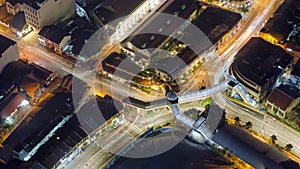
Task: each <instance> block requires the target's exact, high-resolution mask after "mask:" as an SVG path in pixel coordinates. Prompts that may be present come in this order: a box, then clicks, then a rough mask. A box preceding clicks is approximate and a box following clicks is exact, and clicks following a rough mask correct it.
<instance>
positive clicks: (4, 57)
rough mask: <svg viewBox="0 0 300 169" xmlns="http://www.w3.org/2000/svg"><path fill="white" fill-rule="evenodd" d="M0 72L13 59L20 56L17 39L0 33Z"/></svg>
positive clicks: (15, 59)
mask: <svg viewBox="0 0 300 169" xmlns="http://www.w3.org/2000/svg"><path fill="white" fill-rule="evenodd" d="M0 44H1V45H0V72H2V71H3V69H4V67H5V66H6V65H7V64H8V63H9V62H12V61H17V60H18V59H19V58H20V55H19V49H18V45H17V43H16V42H15V41H13V40H10V39H8V38H6V37H5V36H2V35H0Z"/></svg>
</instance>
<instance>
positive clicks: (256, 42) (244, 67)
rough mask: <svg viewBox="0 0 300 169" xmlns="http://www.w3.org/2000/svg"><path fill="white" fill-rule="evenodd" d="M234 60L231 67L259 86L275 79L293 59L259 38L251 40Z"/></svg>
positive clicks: (277, 47)
mask: <svg viewBox="0 0 300 169" xmlns="http://www.w3.org/2000/svg"><path fill="white" fill-rule="evenodd" d="M235 58H236V59H235V60H234V62H233V65H234V66H235V67H236V69H237V71H238V72H239V74H240V75H242V76H244V77H245V78H246V79H248V80H250V81H251V82H254V83H256V84H258V85H261V86H263V85H264V84H265V83H267V81H268V80H271V79H273V78H274V77H275V78H274V79H276V78H277V77H278V76H279V75H280V74H281V73H282V71H283V70H282V69H285V68H286V67H287V66H288V65H289V64H290V62H291V61H292V59H293V57H292V56H291V55H289V54H287V53H286V52H285V51H284V50H283V49H282V48H280V47H279V46H275V45H272V44H270V43H268V42H266V41H264V40H263V39H261V38H252V39H251V40H250V41H249V42H248V43H247V44H246V45H245V46H244V47H243V48H242V49H241V50H240V51H239V52H238V53H237V54H236V56H235Z"/></svg>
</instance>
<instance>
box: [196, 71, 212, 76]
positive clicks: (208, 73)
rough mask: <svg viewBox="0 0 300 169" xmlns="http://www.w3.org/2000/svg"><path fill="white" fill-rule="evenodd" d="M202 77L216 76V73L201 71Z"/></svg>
mask: <svg viewBox="0 0 300 169" xmlns="http://www.w3.org/2000/svg"><path fill="white" fill-rule="evenodd" d="M199 74H200V75H207V76H215V75H216V72H208V71H199Z"/></svg>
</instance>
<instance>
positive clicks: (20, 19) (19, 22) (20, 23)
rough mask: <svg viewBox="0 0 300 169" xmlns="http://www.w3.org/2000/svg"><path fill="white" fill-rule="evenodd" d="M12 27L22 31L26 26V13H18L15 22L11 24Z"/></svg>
mask: <svg viewBox="0 0 300 169" xmlns="http://www.w3.org/2000/svg"><path fill="white" fill-rule="evenodd" d="M9 25H10V27H13V28H16V29H18V30H22V29H23V28H24V26H25V25H26V20H25V14H24V12H18V13H17V14H16V15H15V16H14V18H13V20H12V21H11V22H10V23H9Z"/></svg>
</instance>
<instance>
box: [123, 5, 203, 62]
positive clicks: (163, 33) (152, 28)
mask: <svg viewBox="0 0 300 169" xmlns="http://www.w3.org/2000/svg"><path fill="white" fill-rule="evenodd" d="M161 8H162V9H161V12H162V13H165V14H169V15H165V16H158V17H157V16H153V17H152V18H151V19H150V20H151V22H150V23H148V22H145V23H144V24H143V25H142V26H140V28H139V29H137V30H136V31H135V32H134V33H133V34H132V35H131V36H129V37H128V38H126V39H125V40H124V41H123V42H122V46H123V47H124V49H125V50H126V51H127V52H128V54H129V55H128V56H129V57H132V59H133V60H135V61H137V62H138V64H139V65H140V66H143V67H145V66H147V64H149V61H150V58H151V56H152V55H153V53H154V52H155V51H157V49H159V48H161V46H162V45H163V43H164V42H166V41H167V40H168V39H170V37H169V36H168V35H171V34H173V33H174V32H177V31H179V30H180V28H181V27H182V25H184V24H187V22H188V21H191V20H192V18H193V17H195V16H196V14H197V11H198V9H199V6H197V4H196V3H195V2H193V1H190V0H183V1H178V0H175V1H173V2H169V3H167V4H166V5H164V6H162V7H161ZM172 16H174V17H172ZM176 17H180V18H182V20H179V19H178V20H176ZM183 19H184V20H183ZM185 20H188V21H185ZM180 31H182V30H180Z"/></svg>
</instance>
